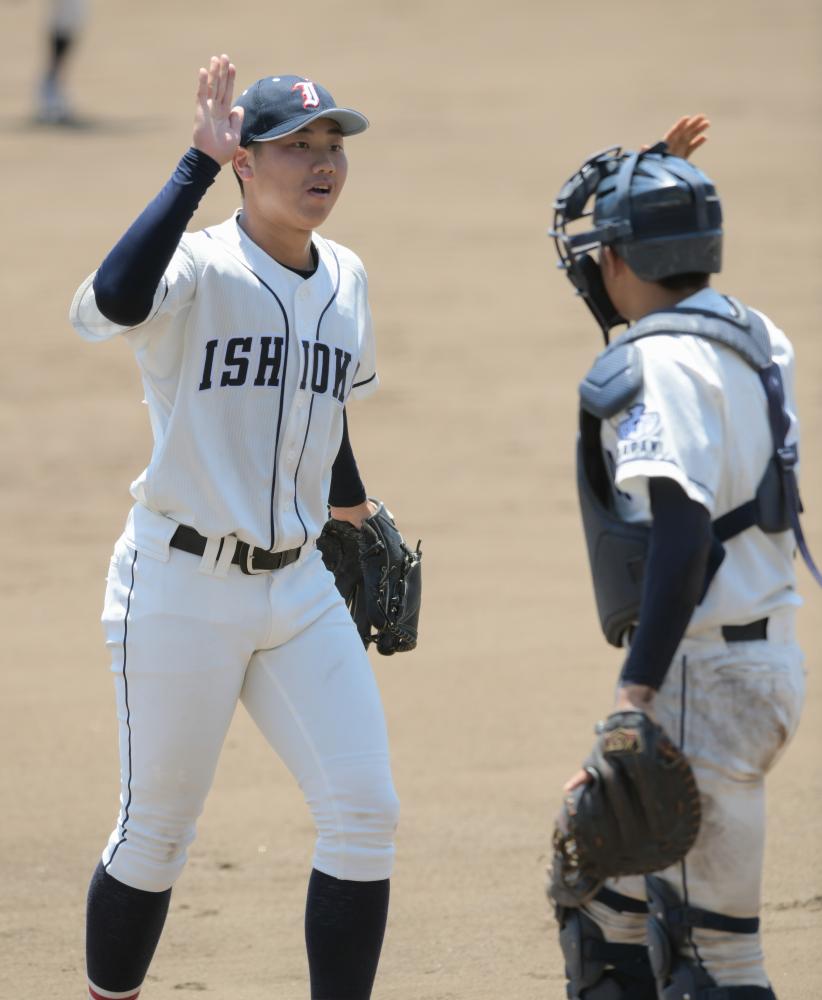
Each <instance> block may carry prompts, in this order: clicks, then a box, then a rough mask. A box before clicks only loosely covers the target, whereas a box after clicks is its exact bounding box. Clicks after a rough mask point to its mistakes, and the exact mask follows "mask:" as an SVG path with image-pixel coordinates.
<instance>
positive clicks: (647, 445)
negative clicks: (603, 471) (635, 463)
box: [616, 403, 662, 459]
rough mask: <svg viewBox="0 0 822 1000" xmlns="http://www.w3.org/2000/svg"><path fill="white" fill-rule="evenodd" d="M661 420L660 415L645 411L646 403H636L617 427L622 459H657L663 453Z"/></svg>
mask: <svg viewBox="0 0 822 1000" xmlns="http://www.w3.org/2000/svg"><path fill="white" fill-rule="evenodd" d="M660 425H661V420H660V416H659V414H658V413H654V412H653V411H652V410H647V411H646V409H645V404H644V403H636V404H634V406H630V407H629V408H628V410H627V416H625V417H623V419H622V420H620V421H619V422H618V423H617V425H616V432H617V437H618V438H619V442H618V445H617V450H618V452H619V456H618V457H619V458H620V459H626V458H656V457H658V455H659V454H660V452H661V451H662V440H661V439H660V437H659V431H660Z"/></svg>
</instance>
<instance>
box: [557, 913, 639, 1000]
mask: <svg viewBox="0 0 822 1000" xmlns="http://www.w3.org/2000/svg"><path fill="white" fill-rule="evenodd" d="M557 920H558V922H559V945H560V948H561V949H562V955H563V958H564V959H565V975H566V977H567V979H568V987H567V994H568V997H569V998H570V1000H655V998H656V989H655V987H654V977H653V973H652V972H651V966H650V963H649V962H648V955H647V951H646V949H645V948H644V947H643V946H642V945H633V944H612V943H610V942H608V941H606V940H605V937H604V935H603V933H602V931H601V930H600V929H599V927H598V926H597V924H596V923H595V922H594V921H593V920H592V919H591V918H590V917H589V916H588V915H587V914H585V913H583V912H582V911H581V910H576V909H571V908H569V907H562V906H560V907H557Z"/></svg>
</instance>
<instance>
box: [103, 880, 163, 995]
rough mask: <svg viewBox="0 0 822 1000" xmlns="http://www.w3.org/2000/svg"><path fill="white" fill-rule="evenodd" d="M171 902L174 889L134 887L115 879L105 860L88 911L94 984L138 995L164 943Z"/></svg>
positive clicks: (118, 991)
mask: <svg viewBox="0 0 822 1000" xmlns="http://www.w3.org/2000/svg"><path fill="white" fill-rule="evenodd" d="M170 899H171V889H166V890H165V892H146V891H145V890H143V889H132V888H131V886H128V885H124V884H123V883H122V882H118V881H117V879H115V878H112V876H111V875H109V874H108V873H107V872H106V870H105V868H103V863H102V861H101V862H100V863H99V864H98V865H97V868H96V869H95V871H94V874H93V875H92V876H91V885H89V890H88V907H87V912H86V968H87V971H88V978H89V982H90V983H92V984H93V985H94V986H97V987H99V988H100V989H103V990H106V991H107V992H110V993H125V992H127V991H129V990H135V991H137V992H139V989H140V987H141V986H142V985H143V980H144V979H145V977H146V972H147V971H148V967H149V965H150V964H151V959H152V958H153V956H154V949H155V948H156V947H157V942H158V941H159V940H160V934H161V932H162V930H163V924H164V923H165V919H166V914H167V913H168V904H169V900H170ZM133 995H134V996H136V992H135V993H134V994H133Z"/></svg>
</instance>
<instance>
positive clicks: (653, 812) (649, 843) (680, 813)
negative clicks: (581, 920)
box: [548, 712, 701, 907]
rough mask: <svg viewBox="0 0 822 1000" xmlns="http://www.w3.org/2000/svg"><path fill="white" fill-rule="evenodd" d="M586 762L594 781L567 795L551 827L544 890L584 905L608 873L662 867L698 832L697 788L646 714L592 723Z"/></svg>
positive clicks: (679, 854)
mask: <svg viewBox="0 0 822 1000" xmlns="http://www.w3.org/2000/svg"><path fill="white" fill-rule="evenodd" d="M596 731H597V734H598V739H597V742H596V744H595V745H594V749H593V752H592V753H591V756H590V757H589V758H588V760H587V761H586V762H585V765H584V767H585V770H586V771H587V772H588V774H589V775H590V776H591V778H592V779H593V780H592V781H590V782H589V783H588V784H586V785H580V786H578V787H577V788H575V789H573V791H571V792H569V793H568V794H567V795H566V797H565V800H564V801H563V804H562V809H561V810H560V814H559V816H558V817H557V824H556V827H555V829H554V837H553V846H554V860H553V864H552V866H551V870H550V873H549V881H548V894H549V895H550V896H551V897H552V898H553V899H554V901H555V902H557V903H559V904H560V906H576V907H578V906H581V905H582V904H583V903H586V902H587V901H588V900H589V899H591V898H592V897H593V896H595V895H596V893H597V892H598V891H599V889H600V888H601V887H602V884H603V882H604V881H605V879H606V878H613V877H616V876H619V875H644V874H647V873H649V872H656V871H661V870H662V869H663V868H667V867H668V866H669V865H672V864H674V863H675V862H677V861H679V860H680V859H681V858H683V857H684V856H685V855H686V854H687V853H688V851H689V850H690V849H691V847H692V846H693V843H694V841H695V840H696V835H697V833H698V832H699V823H700V818H701V809H700V804H699V790H698V789H697V787H696V779H695V778H694V774H693V771H692V770H691V766H690V764H689V763H688V761H687V759H686V757H685V756H684V754H683V753H682V752H681V751H680V750H679V749H678V748H677V747H675V746H674V745H673V743H671V741H670V740H669V739H668V737H667V736H666V735H665V731H664V730H663V729H662V727H661V726H659V725H657V724H656V723H655V722H653V721H652V720H651V719H650V718H649V717H648V716H647V715H645V713H644V712H614V713H612V714H611V715H609V716H608V718H607V719H605V721H604V722H600V723H599V724H598V726H597V729H596Z"/></svg>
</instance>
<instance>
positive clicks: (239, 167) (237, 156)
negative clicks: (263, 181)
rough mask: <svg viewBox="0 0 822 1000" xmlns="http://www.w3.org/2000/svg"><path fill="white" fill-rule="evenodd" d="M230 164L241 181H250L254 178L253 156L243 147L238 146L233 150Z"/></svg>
mask: <svg viewBox="0 0 822 1000" xmlns="http://www.w3.org/2000/svg"><path fill="white" fill-rule="evenodd" d="M231 163H232V166H233V167H234V172H235V173H236V174H237V176H238V177H239V178H240V180H241V181H247V180H251V178H252V177H253V176H254V154H253V152H252V151H251V150H250V149H246V147H245V146H238V147H237V148H236V149H235V150H234V155H233V156H232V158H231Z"/></svg>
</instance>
